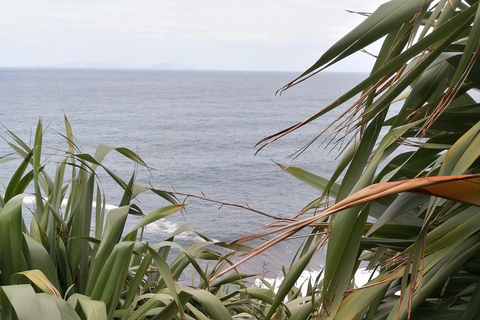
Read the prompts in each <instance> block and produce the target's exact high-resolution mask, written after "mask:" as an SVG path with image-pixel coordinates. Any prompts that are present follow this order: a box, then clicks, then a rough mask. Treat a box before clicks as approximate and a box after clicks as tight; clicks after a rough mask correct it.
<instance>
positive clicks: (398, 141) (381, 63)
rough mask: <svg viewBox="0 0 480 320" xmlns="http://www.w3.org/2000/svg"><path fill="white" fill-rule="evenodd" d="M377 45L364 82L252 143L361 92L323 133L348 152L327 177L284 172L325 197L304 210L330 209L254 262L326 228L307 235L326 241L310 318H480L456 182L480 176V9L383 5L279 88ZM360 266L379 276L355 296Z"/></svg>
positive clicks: (467, 205) (470, 217) (472, 207)
mask: <svg viewBox="0 0 480 320" xmlns="http://www.w3.org/2000/svg"><path fill="white" fill-rule="evenodd" d="M377 40H381V41H382V46H381V48H380V50H379V53H378V56H376V58H375V65H374V67H373V69H372V71H371V73H370V75H369V76H368V77H367V78H366V79H365V80H364V81H362V82H361V83H359V84H358V85H357V86H356V87H354V88H353V89H352V90H350V91H348V92H347V93H345V94H344V95H342V96H341V97H340V98H339V99H338V100H336V101H334V102H333V103H332V104H330V105H328V106H326V107H325V108H323V109H322V110H320V111H318V112H317V113H315V114H314V115H312V116H311V117H310V118H308V119H306V120H304V121H302V122H300V123H298V124H296V125H294V126H292V127H290V128H287V129H285V130H284V131H282V132H279V133H277V134H274V135H272V136H270V137H267V138H265V139H264V140H262V141H261V142H260V143H261V144H263V145H261V147H264V146H265V145H267V144H268V143H270V142H272V141H275V140H276V139H278V138H280V137H282V136H284V135H286V134H289V133H291V132H293V131H294V130H296V129H298V128H300V127H302V126H303V125H306V124H308V123H310V122H312V121H315V120H316V119H319V118H321V116H322V115H323V114H325V113H327V112H329V111H331V110H333V109H336V108H338V107H339V106H340V105H342V104H343V103H344V102H346V101H347V100H348V99H350V98H353V97H355V96H357V98H356V102H355V103H354V104H353V105H352V106H351V107H349V108H346V109H345V112H344V113H342V115H341V116H340V117H339V118H338V119H337V121H335V122H334V123H332V125H331V127H330V129H332V136H331V137H332V140H333V141H332V142H333V143H334V144H338V143H340V145H342V143H343V145H342V146H343V147H345V146H348V148H346V150H345V152H344V153H343V158H342V159H341V160H340V161H339V164H338V167H337V168H336V170H335V172H334V173H333V175H332V177H331V178H330V179H329V180H325V179H323V178H320V177H317V176H315V175H313V174H311V173H308V172H305V171H303V170H301V169H298V168H286V171H287V172H289V173H291V174H293V175H294V176H296V177H298V178H299V179H301V180H303V181H305V182H306V183H308V184H310V185H312V186H314V187H317V188H318V189H320V190H321V192H322V195H321V197H320V198H319V199H316V200H314V201H313V202H312V203H311V204H309V205H308V206H307V207H306V208H305V210H304V211H305V212H304V213H308V212H310V211H313V209H314V208H322V207H323V206H324V205H325V204H324V202H328V201H329V200H330V199H334V201H335V202H336V203H337V205H336V206H334V207H331V208H329V209H327V210H325V211H324V212H323V213H321V214H318V216H317V217H314V218H302V217H300V218H298V219H297V221H296V222H294V223H289V224H288V225H286V226H285V227H283V228H279V229H277V230H274V231H276V232H281V233H280V235H278V236H276V237H275V238H273V240H270V241H269V242H267V243H265V245H263V246H261V247H259V248H258V250H256V251H254V253H253V254H258V253H260V252H262V251H263V250H265V249H266V248H268V247H270V246H271V245H272V244H274V243H276V242H278V241H283V240H284V239H286V238H288V237H290V236H291V235H293V234H295V233H296V232H297V231H299V230H300V229H302V228H306V227H311V228H313V231H312V233H314V234H318V233H319V232H321V231H326V233H324V234H321V235H316V236H315V237H313V236H312V239H311V240H312V241H313V242H312V245H313V244H315V245H322V244H324V243H325V241H326V239H328V244H327V245H326V246H327V258H326V266H325V271H324V278H323V280H322V281H321V282H319V283H317V284H316V290H317V291H316V292H315V294H314V295H312V296H311V299H310V300H308V301H306V303H307V304H309V305H310V306H311V308H312V309H313V310H314V312H313V314H314V315H315V317H316V318H318V319H342V320H343V319H389V320H390V319H408V318H410V319H477V318H480V314H479V310H480V285H479V284H480V272H479V270H480V260H479V258H480V242H479V240H480V238H479V230H480V220H479V217H480V208H478V207H477V206H478V205H479V202H478V200H477V198H478V195H479V191H480V190H479V188H478V182H479V180H478V177H477V176H470V177H469V176H458V175H468V174H473V173H477V172H479V164H480V162H479V160H478V159H479V156H480V144H479V143H480V108H479V106H480V105H479V103H478V93H477V94H475V91H478V90H479V89H480V78H479V74H480V63H479V62H478V59H477V58H478V56H479V52H478V49H479V47H480V8H479V2H478V1H470V0H467V1H458V0H448V1H447V0H442V1H428V0H393V1H390V2H387V3H385V4H384V5H382V6H381V7H379V8H378V9H377V10H376V11H375V12H374V13H373V14H371V15H369V16H368V18H366V19H365V21H364V22H363V23H361V24H360V25H359V26H358V27H357V28H355V29H354V30H352V31H351V32H350V33H349V34H347V35H346V36H345V37H344V38H343V39H341V40H340V41H338V42H337V43H336V44H334V45H333V46H332V47H331V48H330V49H329V50H327V52H325V53H324V54H323V55H322V56H321V57H320V59H319V60H318V61H317V62H316V63H315V64H314V65H313V66H312V67H311V68H309V69H308V70H307V71H305V73H303V74H302V75H301V76H300V77H299V78H298V79H296V80H294V81H293V82H292V83H290V84H288V85H287V86H286V87H285V88H283V89H282V90H286V89H288V88H290V87H292V86H294V85H296V84H298V83H299V82H301V81H303V80H305V79H307V78H308V77H310V76H311V75H313V74H315V73H316V72H319V71H321V70H323V69H325V68H327V67H329V66H331V65H332V64H335V63H337V62H338V61H340V60H342V59H344V58H347V57H348V56H349V55H351V54H352V53H355V52H358V51H360V50H362V49H363V48H364V47H365V46H367V45H370V44H372V43H373V42H375V41H377ZM317 138H318V137H316V138H315V139H313V140H312V142H311V143H313V142H314V141H315V140H316V139H317ZM335 139H337V140H335ZM311 143H310V144H311ZM310 144H308V145H310ZM308 145H307V146H306V147H308ZM302 151H304V149H301V150H300V151H299V152H302ZM437 176H439V177H437ZM448 176H457V177H454V178H449V177H448ZM340 177H342V178H340ZM442 177H443V178H442ZM414 178H418V179H414ZM408 179H413V180H408ZM429 179H430V180H429ZM456 179H467V180H463V181H462V180H456ZM395 181H405V182H402V183H397V182H395ZM446 181H449V182H447V183H445V182H446ZM386 182H390V183H389V184H383V183H386ZM376 183H380V184H378V185H375V184H376ZM421 184H422V185H423V184H425V185H429V186H428V187H426V188H423V187H422V188H417V187H416V185H421ZM392 186H396V187H392ZM365 188H367V189H365ZM359 190H363V191H362V192H361V193H357V194H356V195H354V194H355V192H358V191H359ZM385 190H389V191H388V192H384V191H385ZM371 191H373V192H371ZM402 191H409V192H405V193H401V192H402ZM375 192H376V193H377V194H376V195H375ZM412 192H414V193H412ZM429 194H430V195H429ZM328 196H329V197H330V198H329V197H328ZM438 196H441V197H442V198H439V197H438ZM362 197H363V198H362ZM358 199H360V201H358ZM349 203H350V205H346V206H343V204H349ZM353 205H355V206H353ZM351 206H352V207H351ZM312 208H313V209H312ZM309 209H312V210H310V211H309ZM337 209H338V210H337ZM317 212H318V210H317ZM327 219H328V220H327ZM361 261H362V262H363V264H361ZM362 265H364V266H368V268H370V269H371V270H375V271H376V273H375V274H374V275H373V276H372V279H371V281H370V282H369V283H368V284H367V285H365V286H364V287H363V288H361V289H357V288H355V286H354V282H353V279H354V277H355V275H356V273H357V272H358V270H359V268H360V267H361V266H362Z"/></svg>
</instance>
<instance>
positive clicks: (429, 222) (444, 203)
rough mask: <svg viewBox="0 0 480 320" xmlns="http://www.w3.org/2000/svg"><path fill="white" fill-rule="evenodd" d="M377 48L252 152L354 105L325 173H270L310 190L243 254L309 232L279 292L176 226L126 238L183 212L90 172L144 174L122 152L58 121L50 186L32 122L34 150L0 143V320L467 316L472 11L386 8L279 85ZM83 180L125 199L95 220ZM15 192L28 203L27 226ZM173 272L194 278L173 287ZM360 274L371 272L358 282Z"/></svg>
mask: <svg viewBox="0 0 480 320" xmlns="http://www.w3.org/2000/svg"><path fill="white" fill-rule="evenodd" d="M379 40H381V41H382V45H381V48H380V51H379V53H378V56H376V58H375V65H374V67H373V70H372V72H371V73H370V75H369V76H368V77H367V78H366V79H365V80H364V81H362V82H361V83H359V84H358V85H357V86H356V87H354V88H353V89H352V90H350V91H348V92H346V93H345V94H344V95H342V96H341V97H340V98H339V99H338V100H336V101H334V102H332V104H330V105H328V106H326V107H325V108H323V109H322V110H320V111H319V112H317V113H315V114H314V115H312V116H311V117H310V118H308V119H306V120H304V121H302V122H299V123H298V124H296V125H294V126H292V127H290V128H287V129H285V130H284V131H281V132H279V133H277V134H274V135H272V136H270V137H267V138H265V139H264V140H262V141H261V142H260V147H261V148H263V147H265V146H266V145H267V144H269V143H271V142H273V141H275V140H276V139H278V138H281V137H282V136H284V135H286V134H289V133H291V132H293V131H295V130H296V129H298V128H300V127H302V126H303V125H306V124H308V123H311V122H313V121H315V120H316V119H319V118H321V116H322V115H324V114H325V113H327V112H330V111H332V110H334V109H337V108H340V107H341V106H343V105H344V103H345V102H347V101H348V100H349V99H351V98H354V97H356V102H355V103H354V104H353V105H352V106H350V107H348V108H346V109H345V112H343V113H342V115H341V116H340V117H339V118H338V119H337V121H335V122H334V123H332V125H331V126H330V129H331V130H332V136H331V137H332V143H333V145H336V144H338V143H339V144H340V145H342V146H344V147H346V148H345V150H344V152H343V156H342V158H341V159H340V161H339V164H338V166H337V168H336V170H335V171H334V172H333V174H332V177H331V178H330V179H325V178H322V177H319V176H316V175H315V174H313V173H309V172H306V171H304V170H302V169H299V168H294V167H290V168H284V170H285V171H286V172H288V173H290V174H292V175H293V176H295V177H296V178H299V179H301V180H302V181H304V182H305V183H307V184H309V185H311V186H312V187H314V188H317V189H318V190H319V192H320V193H321V196H320V197H319V198H318V199H313V200H312V202H311V203H310V204H308V205H307V206H306V207H305V208H304V210H302V212H301V215H298V216H297V217H295V221H293V222H285V225H283V226H280V227H279V226H278V223H277V224H276V227H275V228H274V229H272V230H270V231H268V232H267V233H265V234H262V235H258V237H261V236H263V237H266V236H268V235H272V236H270V237H271V238H270V240H268V241H266V242H265V244H264V245H261V246H259V247H258V248H255V249H254V250H252V251H251V253H250V255H249V256H247V257H246V258H245V259H248V258H250V257H252V256H254V255H257V254H260V253H261V252H263V251H264V250H267V249H268V248H270V247H271V246H272V245H274V244H275V243H278V242H280V241H284V240H286V239H288V238H290V237H291V236H293V235H295V234H296V233H297V232H298V231H300V230H301V229H310V231H311V236H310V237H309V238H308V240H306V241H305V243H304V245H303V247H302V248H301V249H300V250H299V254H298V255H297V257H296V258H295V260H294V261H293V262H292V265H291V267H290V268H289V270H288V271H286V273H285V280H284V281H283V282H282V284H281V285H280V287H279V288H278V290H277V291H275V290H274V288H273V286H272V285H270V284H269V283H267V282H265V286H264V287H262V288H255V287H249V286H246V285H245V284H244V282H243V280H244V279H245V278H246V277H248V276H251V275H242V274H239V273H237V272H236V271H235V270H232V269H234V266H231V262H230V259H231V258H232V256H233V254H234V251H231V252H230V251H226V252H227V253H226V254H225V255H224V256H221V255H220V254H219V253H217V251H215V250H214V248H213V246H214V245H216V246H219V247H221V248H227V249H228V248H230V249H234V250H235V249H237V247H235V246H234V245H235V244H225V243H213V242H212V241H211V240H210V239H208V237H206V236H203V235H200V236H201V237H202V238H203V239H204V241H202V242H198V243H195V244H193V245H191V246H188V247H185V248H182V247H180V246H179V245H178V244H176V243H175V242H174V240H175V239H174V238H175V236H176V235H177V234H178V233H180V232H183V231H185V229H184V228H182V229H180V230H178V232H177V233H174V234H172V235H171V236H170V237H169V238H168V239H165V240H164V241H162V242H159V243H156V244H152V243H146V242H145V241H142V238H141V232H139V230H141V229H142V228H143V227H144V226H145V225H146V224H148V223H151V222H152V221H155V220H158V219H161V218H163V217H165V216H167V215H169V214H173V213H174V212H175V211H178V210H181V209H182V205H181V204H178V203H177V201H176V199H175V197H174V196H173V194H171V193H168V192H165V191H162V190H158V189H154V188H152V187H146V186H141V185H139V184H137V183H136V182H135V172H134V173H133V174H132V177H131V179H130V180H129V181H128V182H127V181H123V180H122V179H120V178H119V177H118V176H117V175H116V174H115V173H113V172H112V171H110V170H109V169H108V168H107V167H105V166H103V165H102V160H103V158H104V157H105V156H106V154H107V153H109V152H110V151H113V150H115V151H117V152H118V153H120V154H121V155H123V156H125V157H126V158H128V159H130V160H133V161H134V162H135V163H136V165H143V166H144V165H145V164H144V163H143V161H142V160H141V159H140V158H139V157H138V156H137V155H135V154H134V153H133V152H131V151H129V150H127V149H124V148H113V147H108V146H99V147H98V149H97V152H96V154H95V155H94V156H90V155H86V154H81V153H79V152H77V151H76V148H75V145H74V143H73V138H72V133H71V129H70V126H69V124H68V122H66V128H67V130H66V134H65V139H66V141H67V143H68V150H67V152H66V153H65V155H63V156H62V157H60V159H58V160H57V161H55V162H54V163H55V164H56V165H57V169H56V172H55V177H54V178H50V177H49V175H48V174H47V170H45V163H44V162H43V158H42V157H43V155H42V135H43V132H42V126H41V123H39V126H38V128H37V132H36V136H35V141H34V144H33V147H29V146H28V145H27V144H26V143H24V142H23V141H22V140H21V139H20V138H18V137H16V136H15V135H14V134H13V133H10V138H11V139H12V140H13V141H12V143H11V147H12V149H13V150H14V153H15V154H16V155H18V156H20V158H21V159H23V161H22V162H21V164H20V165H19V166H18V170H17V171H16V172H15V174H14V175H13V176H12V178H11V179H10V182H9V183H8V185H7V186H6V189H5V193H4V196H3V198H2V199H1V201H0V207H1V211H0V271H1V274H0V298H1V311H2V315H1V318H2V319H10V318H15V317H18V318H19V319H41V318H45V319H111V318H119V319H208V318H213V319H232V318H236V319H273V318H276V319H282V318H290V319H342V320H343V319H388V320H392V319H459V320H467V319H480V313H479V310H480V233H479V231H480V218H479V217H480V208H478V207H477V206H478V205H480V200H479V197H478V194H480V187H479V186H480V177H479V175H477V174H476V173H477V172H478V171H479V170H478V169H479V164H480V161H479V160H478V158H479V156H480V108H479V106H480V104H479V103H478V102H477V99H478V96H476V95H475V91H476V90H479V89H480V77H479V76H478V75H479V74H480V65H479V63H478V62H477V60H478V59H477V57H478V55H479V52H478V49H479V47H480V8H479V2H478V1H460V0H440V1H428V0H393V1H390V2H388V3H386V4H384V5H382V6H381V7H380V8H379V9H378V10H376V11H375V12H374V13H373V14H371V15H369V16H368V17H367V18H366V19H365V21H364V22H363V23H362V24H360V25H359V26H358V27H357V28H355V29H354V30H352V31H351V32H350V33H349V34H347V35H346V36H345V37H344V38H342V39H341V40H340V41H338V42H337V43H336V44H334V45H333V46H332V47H331V48H330V49H329V50H327V52H325V53H324V54H323V55H322V56H321V57H320V59H319V60H318V61H317V62H316V63H315V64H314V65H313V66H312V67H311V68H309V69H308V70H307V71H305V72H304V73H303V74H302V75H301V76H300V77H299V78H298V79H296V80H294V81H293V82H292V83H290V84H288V85H287V86H286V87H285V88H283V89H282V90H286V89H288V88H290V87H292V86H294V85H296V84H298V83H300V82H301V81H303V80H305V79H307V78H308V77H310V76H311V75H313V74H315V73H316V72H319V71H321V70H323V69H325V68H328V67H329V66H331V65H332V64H335V63H337V62H339V61H341V60H342V59H345V58H347V57H348V56H350V55H351V54H353V53H355V52H358V51H361V50H362V49H363V48H365V47H366V46H368V45H370V44H372V43H374V42H376V41H379ZM321 134H323V132H322V133H319V136H320V135H321ZM317 138H318V137H316V138H315V139H313V140H312V142H311V143H309V144H308V145H307V146H306V147H308V146H309V145H310V144H312V143H314V142H315V140H316V139H317ZM335 139H336V140H335ZM304 150H305V149H301V150H300V152H302V151H304ZM97 170H105V171H106V172H107V173H108V175H110V177H111V178H112V179H114V180H115V181H116V182H117V184H118V185H119V186H120V187H122V188H123V190H125V192H124V196H123V199H122V200H121V203H119V206H118V208H117V209H113V210H110V211H109V212H108V213H107V212H106V210H105V196H104V195H103V193H102V192H101V187H100V186H99V184H98V183H97V179H98V178H97V175H96V172H97ZM67 173H68V177H67ZM28 188H31V189H32V190H33V192H34V194H35V197H36V201H35V208H34V210H33V212H32V216H33V218H32V222H31V224H30V226H29V227H27V225H26V224H25V222H24V218H23V217H24V215H25V213H26V212H24V211H25V208H24V206H23V205H22V197H24V193H25V190H27V189H28ZM146 191H150V192H154V193H156V194H158V195H159V196H160V197H162V198H164V199H165V200H166V201H168V202H170V204H169V205H167V206H166V207H162V208H158V209H156V210H154V211H152V212H151V213H149V214H146V215H144V214H143V212H141V209H140V208H138V207H137V206H136V205H134V204H132V202H131V201H132V199H133V198H134V197H135V196H136V195H138V194H139V193H140V192H146ZM332 203H334V204H333V205H332ZM93 204H95V205H93ZM324 207H328V208H327V209H325V210H323V211H322V210H321V208H324ZM313 213H315V214H316V215H312V214H313ZM128 214H135V215H141V216H142V217H143V218H142V220H141V222H140V223H139V224H138V225H137V226H135V227H134V228H133V229H132V230H124V229H125V219H126V217H127V215H128ZM309 214H310V216H308V215H309ZM104 221H105V222H104ZM256 237H257V236H250V237H248V238H245V239H239V240H238V241H236V243H241V242H245V241H248V240H250V239H253V238H256ZM327 240H328V241H327ZM322 246H326V250H327V259H326V265H325V270H324V272H323V274H322V276H321V277H318V278H316V279H312V281H311V282H310V283H307V284H306V287H307V290H306V295H305V296H302V294H301V292H300V290H298V288H296V287H295V282H296V281H297V279H298V278H299V276H300V274H301V273H302V271H304V270H305V268H306V267H307V266H308V263H309V261H310V260H311V258H312V257H313V256H314V254H315V253H316V252H317V250H319V248H321V247H322ZM171 249H175V250H171ZM212 260H214V261H215V262H214V263H213V264H214V267H213V268H212V267H210V268H209V267H208V264H207V263H206V262H208V261H212ZM240 263H241V261H240ZM229 266H230V267H229ZM187 267H188V268H190V269H193V270H194V271H195V273H196V274H197V276H198V279H199V283H198V284H193V285H186V284H182V283H181V281H179V279H180V277H181V275H182V273H184V272H185V270H186V268H187ZM363 267H367V268H369V269H370V270H373V271H375V272H372V276H371V279H370V281H369V282H368V283H367V284H366V285H364V286H363V287H362V288H357V287H356V286H355V282H354V279H355V276H356V275H357V274H358V271H359V270H360V269H361V268H363ZM229 271H230V273H229ZM25 306H28V307H25Z"/></svg>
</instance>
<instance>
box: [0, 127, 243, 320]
mask: <svg viewBox="0 0 480 320" xmlns="http://www.w3.org/2000/svg"><path fill="white" fill-rule="evenodd" d="M65 125H66V129H67V130H66V134H65V141H66V145H67V147H68V148H67V150H66V152H65V153H64V154H62V155H57V156H52V155H49V156H48V159H46V157H47V156H46V154H45V153H44V152H42V139H43V134H44V133H43V128H42V123H41V122H39V124H38V127H37V130H36V135H35V141H34V143H33V146H32V147H29V146H28V145H27V144H26V143H25V142H23V141H22V140H21V139H20V138H19V137H17V136H16V135H15V134H14V133H12V132H8V135H9V138H10V139H8V137H4V138H6V139H7V140H10V142H9V144H10V146H11V148H12V150H13V151H14V152H13V153H14V154H15V155H16V156H17V157H14V156H13V155H9V156H8V157H4V158H2V159H3V160H7V159H9V158H17V159H18V158H20V160H21V161H20V164H19V165H18V168H17V170H16V172H15V173H14V174H13V176H12V177H11V179H10V180H9V182H8V185H7V186H6V189H5V193H4V195H3V197H1V198H0V271H1V274H0V298H1V317H0V318H1V319H14V318H17V317H18V319H49V320H50V319H112V318H118V319H143V318H145V319H170V318H182V319H183V318H189V319H191V318H193V317H195V318H199V319H204V318H205V317H206V316H209V317H211V318H214V319H228V318H230V317H231V314H235V313H242V312H244V309H245V308H247V310H249V309H250V305H249V304H246V303H245V302H242V301H240V302H238V301H239V299H238V298H235V297H230V296H229V295H228V290H229V289H230V290H231V289H235V290H233V291H234V292H236V296H240V291H238V290H245V286H244V284H243V280H242V279H244V278H246V277H249V276H251V275H245V274H238V273H233V275H231V276H229V277H226V278H222V279H220V280H215V279H214V277H215V275H216V274H217V273H218V272H219V270H222V268H223V267H224V266H225V265H227V264H229V260H228V259H229V258H230V257H231V256H232V255H233V254H234V252H233V251H232V252H231V253H228V245H226V244H225V243H218V242H217V243H215V244H214V243H213V242H212V241H211V240H210V239H209V238H208V237H206V236H204V235H202V234H198V235H199V236H200V237H201V238H203V241H199V242H197V243H194V244H192V245H190V246H188V247H185V248H182V247H181V246H179V245H178V244H177V243H175V242H174V240H175V237H176V236H177V235H179V234H181V233H183V232H191V231H192V230H190V228H188V227H186V226H182V227H180V228H179V229H178V230H177V231H175V232H174V233H173V234H171V235H170V236H169V237H168V238H166V239H164V240H163V241H159V242H158V243H147V242H146V241H142V232H141V231H142V230H143V228H144V227H145V226H146V225H147V224H149V223H152V222H154V221H157V220H159V219H162V218H164V217H167V216H169V215H171V214H173V213H175V212H177V211H179V210H181V209H182V208H183V207H184V205H183V204H179V203H177V201H176V198H175V197H174V196H173V194H171V193H169V192H165V191H162V190H159V189H155V188H153V187H150V186H144V185H141V184H138V183H136V182H135V175H136V173H135V171H134V172H133V174H132V176H131V179H130V180H129V181H128V182H127V181H123V180H122V179H121V178H120V177H119V176H118V175H116V174H115V173H114V172H112V171H111V170H109V169H108V168H107V167H105V166H104V165H103V164H102V160H103V159H104V157H105V156H106V155H107V154H108V153H110V152H111V151H116V152H117V153H119V154H120V155H122V156H124V157H126V158H127V159H129V160H131V161H133V162H134V163H135V165H141V166H145V163H144V162H143V160H142V159H141V158H139V157H138V156H137V155H136V154H135V153H133V152H132V151H130V150H128V149H125V148H115V147H111V146H107V145H100V146H98V148H97V150H96V153H95V155H94V156H91V155H88V154H82V153H79V152H77V148H76V146H75V144H74V141H73V135H72V132H71V128H70V125H69V123H68V121H67V120H66V121H65ZM56 157H57V158H56ZM50 165H51V166H54V165H56V170H55V174H54V177H53V178H52V177H50V175H49V174H48V170H47V169H48V167H49V166H50ZM99 170H104V171H106V172H107V174H108V175H109V176H110V177H111V178H112V179H113V180H114V181H115V182H116V183H117V184H118V185H119V187H121V188H122V189H123V190H124V193H123V197H122V199H121V201H120V203H119V204H118V208H114V209H111V210H106V209H105V202H106V201H105V199H106V197H105V195H104V194H103V192H102V187H101V183H100V182H99V181H98V176H97V173H98V171H99ZM26 192H33V194H34V195H35V203H34V206H33V208H28V207H26V206H25V205H24V204H23V200H24V198H25V197H26V196H27V193H26ZM142 192H153V193H155V194H157V195H158V196H160V197H162V198H163V199H164V200H165V201H164V202H170V204H169V205H167V206H165V207H160V208H157V209H155V210H153V211H152V212H150V213H148V214H144V213H143V212H142V211H141V209H140V208H139V207H138V206H137V205H135V204H134V203H132V200H133V199H134V198H135V197H136V196H137V195H139V194H140V193H142ZM29 210H32V211H31V212H30V211H29ZM128 215H137V216H141V217H142V218H141V219H140V221H139V222H138V223H137V224H136V225H135V226H134V227H133V228H132V229H131V230H126V229H125V226H126V225H125V222H126V219H127V216H128ZM27 216H31V217H32V219H31V223H30V225H29V226H27V224H26V223H25V217H27ZM214 246H218V247H219V248H221V249H222V250H224V249H227V254H225V255H224V256H221V255H220V254H219V253H218V251H220V250H213V249H214V248H213V247H214ZM208 261H213V266H211V267H210V268H207V267H208V263H207V262H208ZM201 266H202V267H201ZM205 266H207V267H205ZM187 270H188V272H189V274H192V272H193V273H195V274H196V276H197V279H198V281H197V282H198V284H197V285H195V286H191V287H188V286H186V285H184V284H181V283H180V282H179V281H178V280H179V278H180V277H181V276H182V275H183V274H184V273H185V272H186V271H187ZM230 287H231V288H230Z"/></svg>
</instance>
